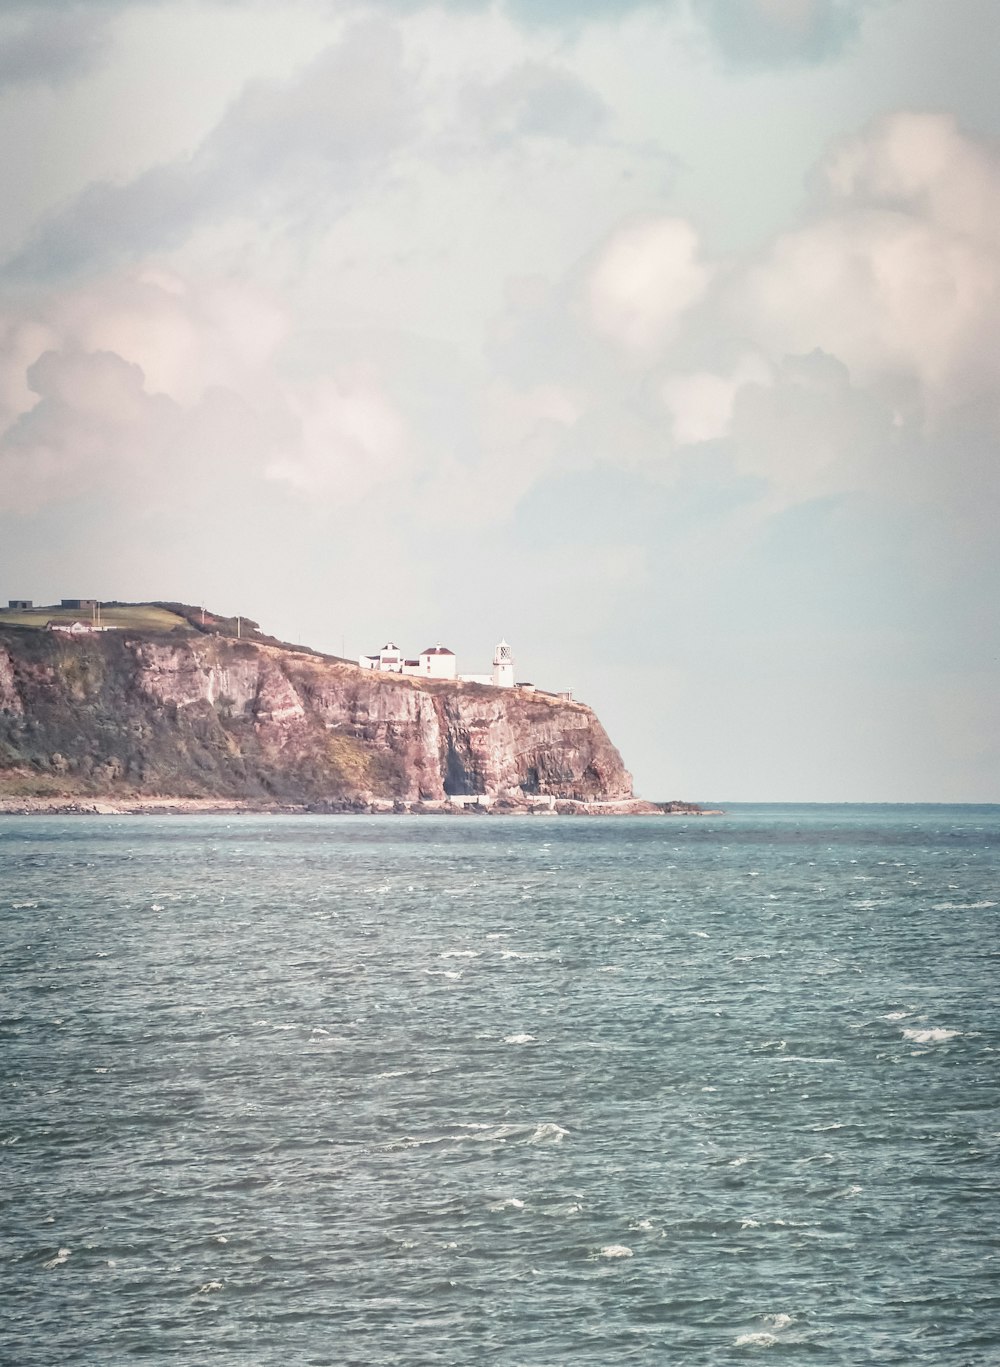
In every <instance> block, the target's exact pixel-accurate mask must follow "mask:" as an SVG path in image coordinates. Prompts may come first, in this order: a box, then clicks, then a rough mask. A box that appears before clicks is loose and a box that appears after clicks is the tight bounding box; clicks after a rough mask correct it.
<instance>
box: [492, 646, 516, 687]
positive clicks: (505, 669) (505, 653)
mask: <svg viewBox="0 0 1000 1367" xmlns="http://www.w3.org/2000/svg"><path fill="white" fill-rule="evenodd" d="M493 687H494V688H513V687H514V657H513V655H512V654H511V649H510V646H509V645H508V644H507V642H506V641H504V640H501V641H500V643H499V645H498V646H497V648H496V650H494V652H493Z"/></svg>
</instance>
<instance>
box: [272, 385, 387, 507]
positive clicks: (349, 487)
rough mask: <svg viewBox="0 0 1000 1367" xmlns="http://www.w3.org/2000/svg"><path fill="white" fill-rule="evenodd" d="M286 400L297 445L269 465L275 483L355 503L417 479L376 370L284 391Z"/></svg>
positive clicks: (293, 439)
mask: <svg viewBox="0 0 1000 1367" xmlns="http://www.w3.org/2000/svg"><path fill="white" fill-rule="evenodd" d="M283 398H284V404H285V408H286V411H287V414H288V419H289V425H290V427H291V429H292V430H291V441H290V443H289V444H288V446H286V448H285V449H284V450H282V451H280V452H279V453H278V454H277V456H276V457H275V459H274V460H272V461H271V462H270V464H269V465H268V468H267V475H268V477H269V478H270V479H274V480H283V481H286V482H287V483H289V484H290V485H291V486H292V487H293V488H294V489H296V490H298V491H300V492H302V493H307V494H311V495H316V494H319V495H322V496H325V497H330V496H333V497H335V498H338V499H340V500H342V501H353V500H355V499H357V498H360V497H362V496H363V495H365V494H366V493H368V492H369V491H370V490H371V489H372V488H374V487H376V486H377V485H380V484H384V483H386V482H388V481H390V480H391V479H393V478H394V477H404V476H405V477H408V476H409V475H411V474H412V452H411V450H410V447H409V443H408V440H407V431H406V427H405V425H404V423H403V421H402V419H401V418H400V416H399V414H398V413H397V412H396V410H395V408H394V406H393V405H392V403H391V401H390V400H389V398H388V397H387V395H386V394H385V392H384V390H383V388H382V387H381V385H380V384H379V381H378V377H377V376H376V375H375V374H374V373H373V372H372V371H371V370H370V368H368V367H366V366H358V367H352V368H350V369H347V370H345V371H342V372H340V373H338V374H336V375H333V376H329V377H325V378H323V379H321V380H318V381H316V382H314V383H311V384H306V385H298V386H291V385H286V386H283Z"/></svg>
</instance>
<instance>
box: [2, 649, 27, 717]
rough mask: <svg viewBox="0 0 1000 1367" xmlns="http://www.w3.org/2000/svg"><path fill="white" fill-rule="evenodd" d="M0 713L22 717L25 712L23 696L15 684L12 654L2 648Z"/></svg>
mask: <svg viewBox="0 0 1000 1367" xmlns="http://www.w3.org/2000/svg"><path fill="white" fill-rule="evenodd" d="M0 712H7V713H9V714H10V715H11V716H18V717H20V716H21V715H22V714H23V712H24V704H23V703H22V702H21V695H20V693H18V691H17V686H16V684H15V682H14V661H13V660H12V659H11V657H10V652H9V651H8V650H5V649H4V648H3V647H2V646H0Z"/></svg>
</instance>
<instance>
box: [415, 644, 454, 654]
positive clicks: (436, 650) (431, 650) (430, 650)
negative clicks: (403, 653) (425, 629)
mask: <svg viewBox="0 0 1000 1367" xmlns="http://www.w3.org/2000/svg"><path fill="white" fill-rule="evenodd" d="M420 653H421V655H454V653H455V652H454V651H453V650H449V649H448V647H447V646H428V647H427V649H426V650H422V651H421V652H420Z"/></svg>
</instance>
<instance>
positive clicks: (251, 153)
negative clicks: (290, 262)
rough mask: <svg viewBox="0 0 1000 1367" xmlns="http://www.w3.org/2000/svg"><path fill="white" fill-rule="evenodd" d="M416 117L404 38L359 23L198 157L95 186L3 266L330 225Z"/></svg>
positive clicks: (235, 110) (255, 93)
mask: <svg viewBox="0 0 1000 1367" xmlns="http://www.w3.org/2000/svg"><path fill="white" fill-rule="evenodd" d="M416 123H417V110H416V103H415V91H414V80H413V77H412V76H411V75H410V74H409V73H408V72H407V70H406V69H405V66H404V61H403V52H402V45H401V42H400V39H399V36H398V34H397V33H396V31H395V30H394V29H393V27H392V26H391V25H389V24H386V23H382V22H365V23H360V24H357V25H355V26H354V27H353V28H351V29H349V30H348V31H347V33H346V34H345V36H344V37H343V39H342V40H341V41H340V42H338V43H336V44H334V45H333V46H332V47H330V48H328V49H327V50H326V51H325V52H323V53H321V54H320V55H319V56H318V57H317V58H316V59H315V61H313V62H312V63H311V64H310V65H309V66H307V67H306V69H305V70H304V71H301V72H299V73H297V74H296V76H294V77H292V78H290V79H288V80H284V81H274V82H264V81H259V82H254V83H252V84H251V85H249V86H248V87H247V88H246V89H245V90H244V92H243V93H242V95H241V96H240V97H239V98H238V99H237V100H236V101H235V102H234V103H233V105H232V106H231V107H230V108H229V110H228V111H227V112H226V114H225V115H224V116H223V118H222V119H221V120H220V122H219V123H218V124H217V126H216V127H215V128H214V129H213V131H212V132H211V133H210V134H209V136H208V137H207V138H206V139H205V141H204V142H203V143H202V145H201V146H200V147H199V148H198V150H197V151H196V152H195V154H194V155H193V156H192V157H190V158H188V159H181V160H177V161H174V162H170V163H167V164H164V165H160V166H155V167H151V168H150V169H149V170H147V171H145V172H143V173H142V174H141V175H139V176H137V177H136V178H135V179H133V180H131V181H128V182H126V183H125V184H120V185H119V184H110V183H101V184H95V185H92V186H90V187H88V189H87V190H86V191H84V193H83V194H82V195H80V196H79V197H78V198H77V199H76V200H74V201H73V202H72V203H71V204H69V205H68V206H67V207H66V208H64V209H62V210H60V211H58V212H57V213H56V214H54V215H53V216H52V217H51V218H49V219H48V220H47V221H46V222H43V223H42V224H41V225H40V226H39V227H38V228H37V229H36V230H35V232H34V233H33V234H32V235H31V237H30V238H29V240H28V242H27V243H26V244H25V246H24V247H23V248H22V250H20V251H19V252H18V253H17V254H16V255H15V256H14V257H13V258H12V259H11V260H9V261H8V262H7V263H6V266H5V273H6V275H7V276H8V277H9V278H16V279H19V280H23V279H26V278H27V279H45V278H49V277H52V276H59V275H71V274H74V273H80V272H82V271H84V270H95V269H96V270H104V269H107V268H108V267H109V266H111V265H112V264H114V263H116V262H118V261H123V260H124V261H128V260H136V259H138V258H139V257H141V256H142V255H144V254H146V253H148V252H151V251H159V250H164V249H171V248H174V247H176V246H178V245H180V244H181V243H183V242H184V241H185V240H186V239H187V238H188V237H189V236H190V235H191V234H193V233H194V232H196V231H198V230H199V229H203V228H205V227H210V226H212V225H215V224H218V223H222V222H225V221H227V220H230V219H233V218H241V217H245V218H250V219H255V220H257V222H258V224H259V225H261V226H262V227H264V229H265V230H266V229H267V228H270V227H273V226H275V225H277V224H279V223H282V222H288V221H292V222H298V221H302V220H307V219H309V218H310V217H312V216H322V217H323V218H324V220H328V219H329V217H331V216H333V215H335V214H337V213H338V212H341V211H342V210H343V208H344V207H345V206H346V204H347V203H348V202H349V197H350V195H351V193H352V192H354V191H356V190H357V188H358V186H359V184H361V183H362V182H363V181H364V180H366V178H369V177H372V176H374V175H377V173H378V172H379V171H380V170H381V169H382V168H383V167H384V166H385V164H386V163H387V161H388V159H389V158H390V156H391V155H392V153H393V152H394V151H395V150H396V149H397V148H399V147H400V146H401V145H402V144H404V143H405V142H406V141H407V140H408V139H409V138H410V137H411V136H412V134H413V132H414V129H415V127H416ZM258 230H259V229H258Z"/></svg>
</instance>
